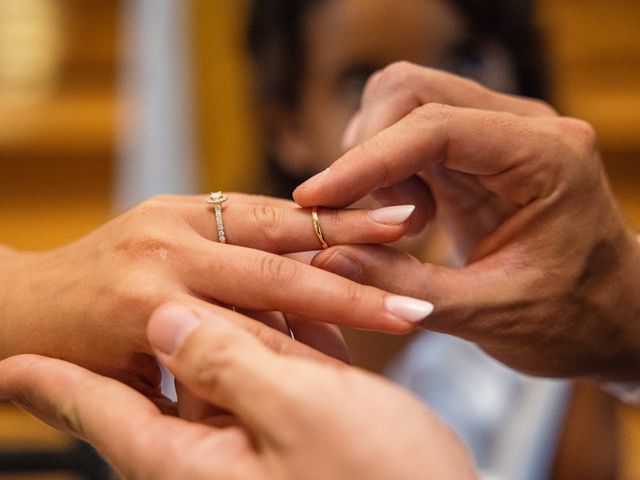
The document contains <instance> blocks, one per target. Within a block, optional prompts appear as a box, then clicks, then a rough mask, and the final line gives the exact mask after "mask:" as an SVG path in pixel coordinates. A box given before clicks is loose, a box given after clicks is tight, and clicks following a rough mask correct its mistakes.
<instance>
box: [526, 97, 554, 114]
mask: <svg viewBox="0 0 640 480" xmlns="http://www.w3.org/2000/svg"><path fill="white" fill-rule="evenodd" d="M530 102H531V105H532V107H533V109H534V110H535V112H536V113H537V114H539V115H550V116H554V117H557V116H558V111H557V110H556V109H555V108H554V107H553V106H552V105H551V104H550V103H549V102H546V101H544V100H540V99H538V98H532V99H530Z"/></svg>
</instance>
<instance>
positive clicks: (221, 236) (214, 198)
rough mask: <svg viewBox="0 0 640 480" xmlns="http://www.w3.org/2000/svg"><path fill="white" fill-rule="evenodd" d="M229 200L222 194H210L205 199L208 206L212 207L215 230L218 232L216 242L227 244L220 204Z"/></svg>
mask: <svg viewBox="0 0 640 480" xmlns="http://www.w3.org/2000/svg"><path fill="white" fill-rule="evenodd" d="M228 199H229V197H227V196H226V195H225V194H224V193H222V192H212V193H211V195H209V198H208V199H207V203H208V204H209V205H213V213H214V215H215V217H216V230H217V231H218V241H219V242H220V243H227V237H226V235H225V233H224V223H223V222H222V204H223V203H224V202H226V201H227V200H228Z"/></svg>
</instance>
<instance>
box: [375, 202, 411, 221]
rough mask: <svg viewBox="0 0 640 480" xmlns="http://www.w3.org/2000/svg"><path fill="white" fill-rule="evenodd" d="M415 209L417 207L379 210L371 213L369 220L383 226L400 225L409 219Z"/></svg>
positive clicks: (407, 206) (401, 206)
mask: <svg viewBox="0 0 640 480" xmlns="http://www.w3.org/2000/svg"><path fill="white" fill-rule="evenodd" d="M415 209H416V207H415V205H400V206H397V207H385V208H379V209H378V210H372V211H371V212H369V218H371V220H373V221H374V222H376V223H381V224H383V225H400V224H402V223H404V222H406V221H407V220H408V219H409V217H410V216H411V214H412V213H413V211H414V210H415Z"/></svg>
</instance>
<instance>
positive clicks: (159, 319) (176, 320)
mask: <svg viewBox="0 0 640 480" xmlns="http://www.w3.org/2000/svg"><path fill="white" fill-rule="evenodd" d="M199 325H200V319H199V318H198V317H196V316H195V315H194V313H193V312H192V311H191V310H189V309H188V308H186V307H183V306H182V305H169V306H167V307H162V308H160V309H159V310H157V311H156V312H155V313H154V314H153V315H152V316H151V319H150V320H149V327H148V335H149V342H150V343H151V346H152V347H154V348H155V349H157V350H159V351H161V352H162V353H165V354H167V355H173V354H174V353H175V352H177V351H178V350H179V349H180V347H181V346H182V344H183V343H184V341H185V340H186V339H187V337H188V336H189V334H190V333H191V332H193V331H194V330H195V329H196V328H198V326H199Z"/></svg>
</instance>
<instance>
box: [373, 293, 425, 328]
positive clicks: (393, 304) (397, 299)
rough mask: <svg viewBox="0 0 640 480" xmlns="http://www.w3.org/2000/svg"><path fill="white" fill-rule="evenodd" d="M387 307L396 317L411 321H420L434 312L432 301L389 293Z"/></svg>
mask: <svg viewBox="0 0 640 480" xmlns="http://www.w3.org/2000/svg"><path fill="white" fill-rule="evenodd" d="M384 302H385V307H386V308H387V310H388V311H389V312H391V313H392V314H393V315H395V316H396V317H398V318H400V319H402V320H404V321H406V322H411V323H419V322H421V321H422V320H424V319H425V318H427V317H428V316H429V315H431V314H432V313H433V310H434V306H433V304H432V303H429V302H425V301H423V300H417V299H415V298H410V297H401V296H398V295H389V296H388V297H387V298H386V299H385V301H384Z"/></svg>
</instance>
